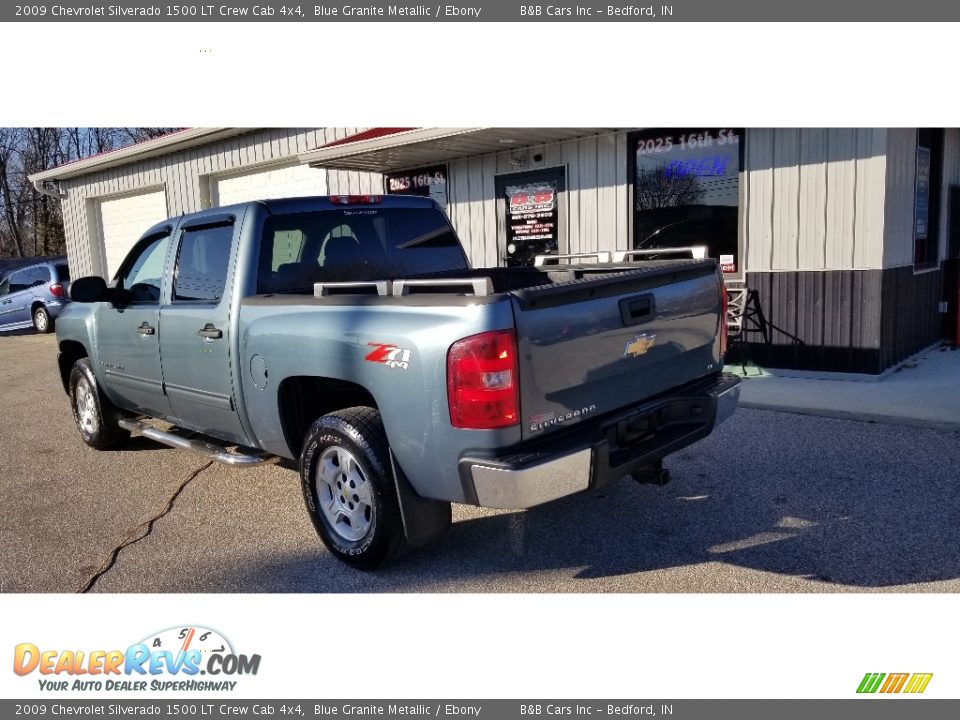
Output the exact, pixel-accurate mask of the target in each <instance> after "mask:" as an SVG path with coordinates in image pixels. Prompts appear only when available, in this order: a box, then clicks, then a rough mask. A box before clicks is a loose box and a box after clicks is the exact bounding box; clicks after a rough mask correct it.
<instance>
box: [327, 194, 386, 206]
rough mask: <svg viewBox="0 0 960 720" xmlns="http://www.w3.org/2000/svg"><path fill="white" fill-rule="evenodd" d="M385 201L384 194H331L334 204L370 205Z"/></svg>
mask: <svg viewBox="0 0 960 720" xmlns="http://www.w3.org/2000/svg"><path fill="white" fill-rule="evenodd" d="M382 201H383V195H331V196H330V202H332V203H333V204H334V205H370V204H376V203H378V202H382Z"/></svg>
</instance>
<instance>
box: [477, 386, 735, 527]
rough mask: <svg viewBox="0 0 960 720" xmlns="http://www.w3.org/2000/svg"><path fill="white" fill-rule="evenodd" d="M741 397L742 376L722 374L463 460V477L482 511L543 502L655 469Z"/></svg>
mask: <svg viewBox="0 0 960 720" xmlns="http://www.w3.org/2000/svg"><path fill="white" fill-rule="evenodd" d="M739 397H740V378H738V377H735V376H733V375H720V376H718V377H715V378H712V379H710V380H708V381H706V382H703V381H701V382H698V383H695V384H693V385H691V386H687V387H685V388H681V389H679V390H674V391H672V392H670V393H668V394H667V395H665V396H661V397H659V398H655V399H653V400H650V401H647V402H644V403H642V404H640V405H637V406H635V407H632V408H628V409H627V410H625V411H621V412H618V413H616V414H614V415H611V416H607V417H604V418H601V419H599V420H597V421H593V422H591V423H589V424H584V425H582V426H578V427H574V428H571V429H570V430H569V431H567V432H565V433H563V434H562V435H561V436H559V437H556V438H553V439H551V440H550V442H549V443H547V444H542V445H541V446H539V447H537V448H535V449H534V450H531V451H525V452H520V453H516V454H513V455H507V456H503V457H497V458H475V457H466V458H463V459H462V460H461V461H460V473H461V478H462V480H463V482H464V485H465V486H466V489H467V491H468V495H469V494H470V492H469V491H471V490H472V495H473V499H474V501H475V502H476V504H477V505H480V506H481V507H491V508H504V509H515V508H528V507H533V506H535V505H542V504H543V503H546V502H550V501H551V500H556V499H558V498H561V497H565V496H567V495H572V494H574V493H578V492H582V491H584V490H587V489H589V488H596V487H600V486H602V485H604V484H606V483H607V482H609V481H610V480H613V479H616V478H619V477H623V476H624V475H629V474H631V473H634V472H637V471H640V470H642V469H644V468H648V467H650V466H651V465H652V464H653V463H656V462H657V461H659V460H662V459H663V458H664V457H666V456H667V455H669V454H670V453H673V452H676V451H677V450H680V449H681V448H683V447H686V446H687V445H690V444H691V443H694V442H696V441H697V440H700V439H701V438H704V437H706V436H707V435H709V434H710V432H711V431H712V430H713V428H714V427H716V426H717V425H718V424H720V423H721V422H723V421H724V420H726V419H727V418H729V417H730V416H731V415H732V414H733V412H734V411H735V410H736V408H737V402H738V400H739Z"/></svg>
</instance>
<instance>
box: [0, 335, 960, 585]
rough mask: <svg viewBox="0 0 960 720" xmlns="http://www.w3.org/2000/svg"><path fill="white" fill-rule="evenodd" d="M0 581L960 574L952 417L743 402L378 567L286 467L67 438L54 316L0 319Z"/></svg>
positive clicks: (908, 580)
mask: <svg viewBox="0 0 960 720" xmlns="http://www.w3.org/2000/svg"><path fill="white" fill-rule="evenodd" d="M0 407H2V408H3V411H2V412H0V504H2V506H3V509H4V512H3V513H2V518H0V554H2V557H3V569H2V573H0V590H2V591H6V592H76V591H81V590H88V591H92V592H289V591H298V592H381V591H394V592H397V591H399V592H423V591H427V592H491V591H495V592H838V591H867V592H869V591H931V592H946V591H952V592H955V591H958V590H960V554H958V553H957V550H956V549H957V547H960V482H958V478H960V472H958V470H957V468H958V467H960V442H958V441H960V433H958V432H956V431H942V430H934V429H925V428H919V427H911V426H899V425H893V424H883V423H870V422H862V421H857V420H848V419H836V418H821V417H813V416H809V415H798V414H792V413H782V412H775V411H770V410H754V409H741V410H739V411H738V412H737V413H736V414H735V415H734V417H733V418H732V419H731V420H730V421H728V422H727V423H725V424H724V425H722V426H721V427H720V428H718V429H717V431H716V432H715V433H714V434H713V435H712V436H711V437H709V438H707V439H706V440H704V441H701V442H700V443H698V444H696V445H694V446H692V447H690V448H687V449H685V450H683V451H681V452H680V453H678V454H677V455H675V456H673V457H672V458H671V459H670V460H669V461H668V466H669V467H670V469H671V470H672V473H673V482H672V483H671V484H669V485H667V486H666V487H663V488H658V487H653V486H645V485H638V484H636V483H634V482H632V481H629V480H627V481H621V482H619V483H616V484H614V485H612V486H609V487H607V488H605V489H604V490H603V491H602V492H597V493H587V494H583V495H580V496H574V497H570V498H566V499H563V500H560V501H558V502H555V503H552V504H549V505H546V506H542V507H539V508H534V509H532V510H528V511H520V512H516V511H493V510H483V509H477V508H472V507H466V506H455V508H454V524H453V527H452V528H451V529H450V531H449V532H448V533H447V534H446V535H445V536H444V537H443V538H442V539H441V540H439V541H438V542H436V543H434V544H433V545H430V546H429V547H427V548H423V549H421V550H419V551H416V552H414V553H412V554H410V555H409V556H407V557H404V558H401V559H400V560H399V561H398V562H396V563H395V564H394V565H392V566H390V567H388V568H385V569H383V570H381V571H378V572H373V573H369V572H367V573H364V572H360V571H356V570H353V569H350V568H348V567H345V566H343V565H342V564H340V563H339V562H337V561H335V560H334V559H333V558H332V557H331V556H330V555H329V554H328V553H327V551H326V549H325V548H324V547H323V545H322V544H321V543H320V541H319V540H318V539H317V537H316V535H315V533H314V531H313V527H312V525H311V524H310V522H309V519H308V517H307V515H306V511H305V509H304V507H303V500H302V498H301V495H300V491H299V484H298V478H297V475H296V472H295V471H293V470H291V469H287V468H284V467H270V466H268V467H263V468H256V469H235V468H228V467H225V466H221V465H216V464H212V465H211V464H209V463H207V461H206V460H204V459H203V458H200V457H199V456H196V455H193V454H189V453H186V452H183V451H178V450H173V449H168V448H165V447H163V446H160V445H157V444H155V443H152V442H150V441H147V440H144V439H142V438H139V439H134V440H133V441H132V442H131V444H130V446H128V447H127V448H125V449H123V450H119V451H112V452H97V451H94V450H92V449H89V448H87V447H86V446H85V445H83V443H82V442H81V440H80V438H79V436H78V434H77V432H76V429H75V427H74V424H73V419H72V416H71V413H70V409H69V405H68V402H67V398H66V396H65V395H64V393H63V389H62V387H61V385H60V380H59V376H58V373H57V370H56V358H55V342H54V340H53V338H52V337H50V336H37V335H32V334H21V335H16V336H10V335H0Z"/></svg>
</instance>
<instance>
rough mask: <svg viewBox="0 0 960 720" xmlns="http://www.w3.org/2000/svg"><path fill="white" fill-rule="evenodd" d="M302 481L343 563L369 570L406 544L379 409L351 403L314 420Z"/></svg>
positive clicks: (313, 514)
mask: <svg viewBox="0 0 960 720" xmlns="http://www.w3.org/2000/svg"><path fill="white" fill-rule="evenodd" d="M300 482H301V486H302V489H303V498H304V501H305V502H306V505H307V510H308V511H309V513H310V519H311V520H312V521H313V526H314V528H316V531H317V534H318V535H319V536H320V539H321V540H322V541H323V543H324V545H326V546H327V548H328V549H329V550H330V552H332V553H333V554H334V555H335V556H336V557H337V558H339V559H340V560H342V561H343V562H345V563H347V564H348V565H352V566H353V567H356V568H360V569H363V570H369V569H372V568H375V567H377V566H378V565H381V564H383V563H385V562H387V561H389V560H390V559H392V558H393V557H394V555H396V553H397V551H398V550H399V549H400V548H401V547H402V546H403V544H404V534H403V520H402V518H401V515H400V505H399V502H398V500H397V491H396V485H395V484H394V481H393V476H392V474H391V470H390V457H389V454H388V446H387V436H386V433H385V432H384V430H383V420H382V419H381V417H380V413H379V412H378V411H377V410H375V409H373V408H370V407H353V408H347V409H346V410H339V411H337V412H333V413H330V414H329V415H324V416H323V417H321V418H320V419H319V420H317V421H316V422H315V423H313V425H311V426H310V430H308V431H307V435H306V438H305V439H304V443H303V450H302V451H301V453H300Z"/></svg>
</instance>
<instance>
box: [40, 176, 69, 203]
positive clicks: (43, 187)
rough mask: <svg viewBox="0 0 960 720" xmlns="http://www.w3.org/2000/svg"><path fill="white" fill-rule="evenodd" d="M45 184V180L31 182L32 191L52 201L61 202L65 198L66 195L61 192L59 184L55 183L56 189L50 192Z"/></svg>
mask: <svg viewBox="0 0 960 720" xmlns="http://www.w3.org/2000/svg"><path fill="white" fill-rule="evenodd" d="M46 182H47V181H45V180H34V181H33V189H34V190H36V191H37V192H38V193H40V194H41V195H46V196H47V197H52V198H53V199H54V200H62V199H63V198H65V197H66V196H67V194H66V193H65V192H63V190H61V189H60V184H59V183H57V189H56V191H54V190H50V189H49V188H47V186H46ZM54 182H56V181H54Z"/></svg>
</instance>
